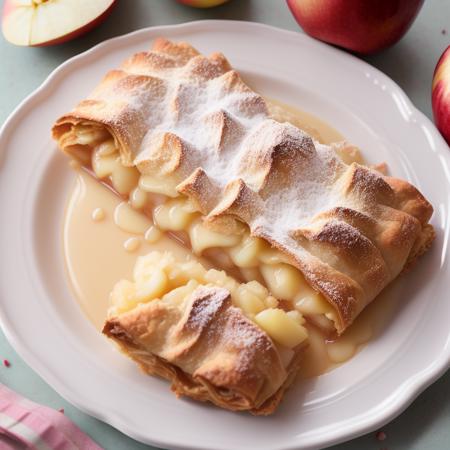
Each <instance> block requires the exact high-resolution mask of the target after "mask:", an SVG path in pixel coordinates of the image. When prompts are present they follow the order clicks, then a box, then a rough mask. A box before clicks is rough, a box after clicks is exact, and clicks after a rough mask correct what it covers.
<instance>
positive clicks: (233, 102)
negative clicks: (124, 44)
mask: <svg viewBox="0 0 450 450" xmlns="http://www.w3.org/2000/svg"><path fill="white" fill-rule="evenodd" d="M53 136H54V137H55V139H57V140H58V143H59V146H60V147H61V148H62V149H63V150H64V151H65V152H67V153H69V154H71V155H72V156H75V157H77V158H79V159H80V160H82V161H84V162H85V164H86V165H87V166H92V168H93V170H94V172H95V173H96V174H97V176H98V177H99V178H103V177H104V176H105V175H103V176H102V174H103V173H108V171H106V172H102V170H101V168H102V167H103V168H104V167H105V161H106V166H107V165H108V163H111V167H113V166H114V167H113V169H112V170H111V171H110V172H109V173H111V182H112V185H113V186H114V188H115V189H116V191H117V192H119V193H120V194H121V195H125V196H128V195H132V194H133V193H132V192H131V189H132V187H134V186H135V185H136V183H139V186H140V188H141V189H142V190H144V191H148V192H153V193H159V194H164V196H165V198H166V199H167V198H174V199H175V200H174V201H177V199H187V200H189V205H188V206H187V208H188V209H189V208H190V209H191V211H196V212H197V213H198V214H201V216H202V217H203V219H202V222H201V226H202V227H203V228H206V229H208V230H210V231H211V232H212V233H216V234H218V235H221V236H223V240H224V241H226V242H230V241H231V242H234V240H235V236H236V235H242V233H244V234H245V233H248V234H250V236H251V237H253V238H255V239H256V238H260V239H262V240H263V241H264V242H268V243H269V244H270V245H271V246H272V248H274V249H278V251H279V253H278V254H281V255H282V262H283V263H284V264H289V265H291V266H294V267H296V268H297V269H299V271H300V272H301V274H302V276H303V277H304V278H305V280H306V281H307V283H308V284H309V285H310V286H311V287H312V289H313V290H314V291H315V292H318V293H320V297H319V298H320V299H321V298H322V297H323V298H324V299H325V301H326V302H327V304H328V305H329V308H328V309H327V308H325V310H326V312H325V315H326V316H327V317H328V318H329V319H331V320H332V321H333V323H334V326H335V328H336V330H337V331H338V332H339V333H341V332H343V331H344V330H345V329H346V328H347V327H348V326H349V325H350V324H351V322H352V321H353V320H354V318H355V317H356V316H357V315H358V314H359V312H360V311H361V310H362V309H363V308H364V307H365V306H366V305H367V304H368V303H369V302H370V301H372V300H373V299H374V298H375V297H376V296H377V294H378V293H379V292H380V291H381V290H382V289H383V288H384V287H385V286H386V285H387V284H388V283H389V282H390V281H392V280H393V279H394V278H396V277H397V276H398V274H399V273H400V272H401V271H402V270H403V269H404V267H405V266H406V265H407V264H409V262H410V261H411V260H412V259H414V258H415V256H416V255H418V254H420V253H421V252H422V251H423V250H424V249H426V248H428V246H429V245H430V243H431V241H432V239H433V236H434V233H433V231H432V228H431V225H429V224H428V221H429V219H430V216H431V214H432V207H431V205H430V204H429V203H428V202H427V200H426V199H425V198H424V197H423V196H422V194H420V192H419V191H418V190H417V189H416V188H415V187H414V186H412V185H411V184H409V183H407V182H406V181H403V180H400V179H397V178H393V177H388V176H384V175H382V174H381V173H379V172H378V171H376V170H374V169H371V168H369V167H366V166H364V165H361V164H358V163H351V164H346V163H345V162H344V161H343V160H342V159H341V158H340V157H339V156H338V154H337V152H336V151H335V150H336V149H335V148H334V147H333V146H326V145H322V144H320V143H319V142H317V141H314V140H313V139H312V138H311V137H310V136H309V135H307V134H306V133H304V132H303V131H302V130H300V129H298V128H296V127H294V126H293V125H291V124H289V123H279V122H277V121H275V120H273V119H272V118H271V116H270V113H269V111H268V108H267V105H266V102H265V101H264V99H263V98H262V97H261V96H260V95H258V94H257V93H255V92H254V91H252V90H251V89H250V88H249V87H248V86H246V85H245V83H244V82H243V81H242V80H241V78H240V76H239V74H238V73H237V72H236V71H234V70H233V69H232V68H231V66H230V64H229V63H228V61H227V60H226V59H225V58H224V57H223V55H221V54H218V53H216V54H213V55H211V56H210V57H205V56H203V55H200V54H199V53H198V52H197V51H196V50H195V49H193V48H192V47H191V46H190V45H188V44H185V43H179V44H174V43H171V42H169V41H167V40H164V39H159V40H157V41H155V43H154V45H153V49H152V51H150V52H142V53H138V54H136V55H133V56H132V57H131V58H129V59H128V60H127V61H125V62H124V63H123V64H122V66H121V67H120V68H119V69H118V70H113V71H111V72H109V73H108V74H107V75H106V77H105V78H104V80H103V81H102V82H101V83H100V84H99V86H98V87H97V88H96V89H95V90H94V92H93V93H92V94H91V95H90V96H89V97H88V99H87V100H84V101H82V102H81V103H80V104H79V105H78V106H77V107H76V108H75V109H74V110H73V111H72V112H71V113H69V114H67V115H65V116H63V117H61V118H60V119H59V120H58V121H57V122H56V124H55V126H54V128H53ZM117 154H119V155H120V166H121V168H120V169H119V168H117ZM108 158H109V159H108ZM99 168H100V169H99ZM116 173H117V175H115V174H116ZM119 173H120V174H122V175H119ZM108 176H109V175H108ZM115 180H116V182H115ZM133 192H134V191H133ZM172 206H173V205H170V207H168V211H166V212H167V214H166V219H167V221H168V222H171V221H172V218H171V216H170V211H172V209H171V208H172ZM163 212H164V210H163ZM183 217H184V216H183ZM186 217H188V216H187V215H186ZM189 217H190V216H189ZM189 217H188V218H187V219H186V221H183V220H181V222H179V223H180V230H181V229H183V227H186V228H187V227H188V226H190V225H191V220H192V218H189ZM162 218H163V219H164V217H163V216H162ZM156 219H157V217H156ZM160 222H161V223H163V220H161V221H160ZM191 240H192V239H191ZM229 246H232V245H229ZM225 247H226V245H225ZM201 250H203V249H201ZM290 300H292V299H290ZM319 303H320V301H319ZM319 309H321V308H319ZM322 309H323V308H322Z"/></svg>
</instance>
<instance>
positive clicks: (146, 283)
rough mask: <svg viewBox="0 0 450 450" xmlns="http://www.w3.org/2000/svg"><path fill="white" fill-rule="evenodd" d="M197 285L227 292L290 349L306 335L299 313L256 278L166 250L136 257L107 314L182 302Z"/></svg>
mask: <svg viewBox="0 0 450 450" xmlns="http://www.w3.org/2000/svg"><path fill="white" fill-rule="evenodd" d="M199 286H217V287H222V288H225V289H227V290H228V291H229V292H230V295H231V300H232V303H233V306H236V307H237V308H240V309H241V310H242V311H243V313H244V314H245V316H247V317H248V318H249V319H250V320H252V321H253V322H254V323H255V324H257V325H258V326H259V327H260V328H261V329H262V330H264V331H265V332H266V333H267V334H268V335H269V336H270V338H271V339H272V340H273V341H274V342H275V343H277V344H278V345H281V346H283V347H286V348H288V349H292V348H294V347H297V346H298V345H299V344H301V343H302V342H303V341H304V340H305V339H306V338H307V331H306V329H305V327H304V326H303V325H304V319H303V316H302V315H301V314H300V313H299V312H298V311H294V310H292V311H286V310H285V309H283V308H281V307H280V306H281V305H280V302H279V301H278V300H277V299H276V298H275V297H273V296H272V295H270V294H269V291H268V290H267V289H266V288H265V287H264V286H263V285H261V284H260V283H258V282H257V281H250V282H248V283H242V284H241V283H238V282H237V281H236V280H235V279H233V278H231V277H230V276H228V275H227V274H226V273H225V272H224V271H219V270H216V269H210V270H206V269H205V268H204V267H203V266H202V265H201V264H200V263H199V262H196V261H194V260H186V261H176V260H175V258H174V256H173V255H172V254H171V253H169V252H165V253H160V252H151V253H150V254H148V255H146V256H140V257H139V258H138V259H137V262H136V265H135V267H134V271H133V280H132V281H128V280H121V281H119V282H118V283H117V284H116V285H115V286H114V288H113V290H112V292H111V297H110V302H111V307H110V308H109V311H108V317H109V318H112V317H117V316H119V315H120V314H123V313H125V312H128V311H130V310H132V309H134V308H136V307H138V305H139V304H142V303H147V302H151V301H162V302H168V303H170V304H175V305H176V304H178V303H180V302H183V301H184V300H185V299H186V297H188V296H189V295H190V294H192V293H193V292H194V291H195V290H196V289H197V288H198V287H199Z"/></svg>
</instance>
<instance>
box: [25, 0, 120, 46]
mask: <svg viewBox="0 0 450 450" xmlns="http://www.w3.org/2000/svg"><path fill="white" fill-rule="evenodd" d="M116 4H117V0H114V1H113V2H112V3H111V6H110V7H109V8H108V9H106V10H105V11H104V12H103V13H102V14H101V15H100V16H98V17H96V18H95V19H94V20H93V21H91V22H89V23H87V24H86V25H84V26H82V27H81V28H78V30H74V31H72V32H71V33H68V34H65V35H64V36H60V37H58V38H56V39H53V40H52V41H48V42H42V43H40V44H34V45H30V47H48V46H49V45H57V44H62V43H64V42H67V41H70V40H72V39H75V38H77V37H79V36H82V35H83V34H86V33H88V32H89V31H91V30H93V29H94V28H95V27H97V26H99V25H100V24H101V23H102V22H103V21H104V20H105V19H106V18H107V17H108V16H109V15H110V14H111V12H112V10H113V9H114V6H116Z"/></svg>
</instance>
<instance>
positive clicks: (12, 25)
mask: <svg viewBox="0 0 450 450" xmlns="http://www.w3.org/2000/svg"><path fill="white" fill-rule="evenodd" d="M115 1H116V0H5V3H4V6H3V20H2V30H3V35H4V36H5V38H6V40H8V41H9V42H11V43H12V44H16V45H29V46H41V45H52V44H60V43H62V42H65V41H68V40H69V39H73V38H75V37H77V36H80V35H81V34H84V33H86V32H88V31H89V30H91V29H92V28H94V27H95V26H96V25H98V24H99V23H101V22H102V21H103V20H104V19H105V18H106V17H107V16H108V14H109V13H110V12H111V10H112V7H113V6H114V3H115Z"/></svg>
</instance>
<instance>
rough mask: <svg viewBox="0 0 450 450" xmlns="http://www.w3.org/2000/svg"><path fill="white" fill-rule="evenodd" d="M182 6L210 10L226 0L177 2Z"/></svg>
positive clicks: (187, 0)
mask: <svg viewBox="0 0 450 450" xmlns="http://www.w3.org/2000/svg"><path fill="white" fill-rule="evenodd" d="M178 1H179V2H180V3H183V5H188V6H194V7H195V8H212V7H213V6H218V5H221V4H222V3H225V2H227V1H228V0H178Z"/></svg>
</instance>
